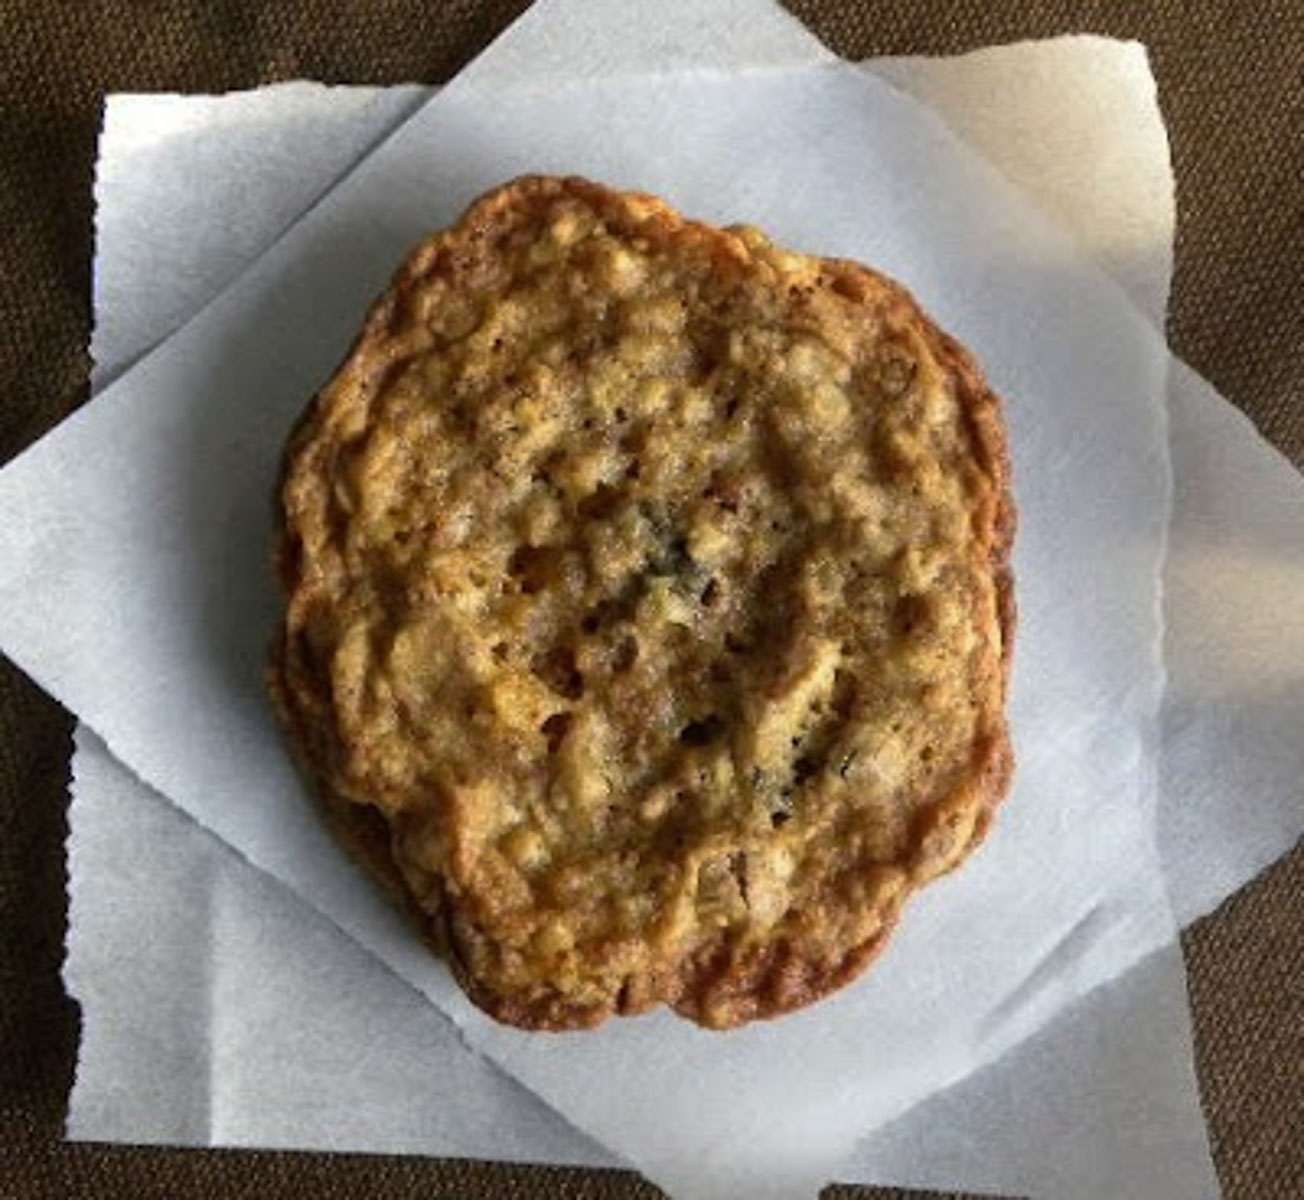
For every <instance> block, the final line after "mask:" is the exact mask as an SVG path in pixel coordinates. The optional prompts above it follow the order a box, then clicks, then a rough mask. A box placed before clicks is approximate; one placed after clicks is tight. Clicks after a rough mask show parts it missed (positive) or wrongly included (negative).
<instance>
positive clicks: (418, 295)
mask: <svg viewBox="0 0 1304 1200" xmlns="http://www.w3.org/2000/svg"><path fill="white" fill-rule="evenodd" d="M1007 474H1008V471H1007V459H1006V452H1005V443H1004V438H1003V433H1002V426H1001V422H1000V416H999V410H998V405H997V401H996V399H995V398H994V397H993V395H992V394H991V393H990V392H989V391H988V390H987V388H986V387H985V386H984V384H983V382H982V379H981V377H980V375H979V373H978V371H977V369H976V368H975V366H974V364H973V362H972V361H971V360H970V358H969V357H968V355H967V354H966V353H965V352H964V351H963V350H962V349H961V348H960V347H959V346H958V345H957V344H956V343H955V342H953V341H952V340H951V339H950V338H948V337H947V336H945V335H944V334H942V333H941V332H939V331H938V330H937V329H936V328H935V327H934V326H933V325H932V324H931V323H930V322H929V321H928V320H927V319H926V318H925V317H924V315H923V314H922V313H921V312H920V310H919V308H918V307H917V306H916V304H915V303H914V302H913V301H912V300H911V298H910V297H909V295H907V294H906V292H905V291H903V290H902V289H901V288H900V287H898V286H897V285H895V284H893V283H891V282H890V281H888V280H886V279H884V278H883V277H882V276H880V275H877V274H875V273H874V272H872V271H870V270H868V269H867V268H865V267H863V266H860V265H857V264H855V263H851V262H845V261H839V260H830V259H820V258H813V257H808V256H806V255H802V254H794V253H791V252H788V251H785V250H782V249H780V248H779V247H777V246H774V245H773V244H771V243H770V242H769V241H767V240H766V238H765V237H764V236H763V235H762V234H760V233H758V232H757V231H755V230H753V229H749V228H733V229H716V228H712V227H709V226H706V225H702V224H697V223H694V222H692V221H688V220H686V219H684V218H683V217H681V216H680V215H679V214H677V213H676V212H674V211H673V210H672V209H670V208H669V207H667V206H666V205H665V204H663V203H662V202H661V201H659V200H656V199H654V198H652V197H650V196H645V195H634V194H623V193H619V192H615V191H611V190H609V189H607V188H604V187H601V186H598V185H596V184H593V183H588V182H585V181H583V180H578V179H554V178H544V177H534V178H526V179H521V180H518V181H516V182H514V183H511V184H508V185H506V186H504V187H503V188H501V189H499V190H497V191H495V192H493V193H491V194H490V195H488V196H486V197H484V198H483V199H481V200H480V201H479V202H478V203H476V204H475V205H474V206H473V207H472V208H471V209H470V210H469V211H468V212H467V213H466V215H465V216H464V217H463V218H462V220H461V221H460V222H459V223H458V224H457V225H456V226H455V227H454V228H452V229H451V230H449V231H447V232H444V233H441V234H438V235H436V236H435V237H432V238H431V239H430V240H429V241H427V242H425V243H424V244H423V245H421V246H420V247H418V248H417V250H416V251H415V252H414V253H413V254H412V256H411V257H410V258H409V259H408V261H407V262H406V264H405V265H404V266H403V267H402V269H401V270H400V271H399V273H398V275H397V277H396V279H395V281H394V284H393V287H392V289H391V290H390V292H389V293H388V294H387V295H386V296H385V297H384V298H383V299H382V300H381V301H380V302H379V303H378V304H377V306H376V307H375V308H374V309H373V311H372V312H371V314H370V316H369V318H368V320H367V323H366V327H365V329H364V331H363V333H362V335H361V337H360V339H359V341H358V342H357V343H356V345H355V346H354V348H353V350H352V352H351V354H350V356H349V358H348V359H347V361H346V362H345V363H344V365H343V367H342V368H341V369H340V371H339V372H338V374H337V375H336V376H335V378H334V379H333V380H332V381H331V382H330V384H329V385H328V386H327V387H326V388H325V389H324V390H323V391H322V392H321V394H320V395H319V396H318V397H317V398H316V400H315V401H314V402H313V404H312V405H311V407H310V408H309V409H308V411H307V412H306V414H305V415H304V417H303V419H302V420H301V422H300V424H299V426H298V428H297V429H296V431H295V433H294V434H293V436H292V438H291V441H290V445H289V447H288V450H287V457H286V463H285V475H284V480H283V491H282V500H283V506H284V514H283V521H284V523H283V529H282V534H281V541H280V546H279V569H280V573H281V576H282V580H283V583H284V587H285V590H286V593H287V597H288V606H287V613H286V618H285V625H284V630H283V634H282V637H281V639H280V642H279V644H278V647H277V651H276V654H275V656H274V663H273V668H272V687H273V693H274V696H275V698H276V700H277V702H278V705H279V707H280V709H281V711H282V714H283V717H284V719H285V721H286V723H287V725H288V728H289V730H290V732H291V735H292V738H293V740H294V742H295V744H296V745H297V747H298V748H299V750H300V751H301V755H302V758H303V760H304V761H305V763H306V764H308V767H309V769H310V770H311V772H312V773H313V775H314V776H315V777H316V779H317V781H318V782H319V784H320V785H321V788H322V790H323V792H324V793H325V794H326V795H327V796H329V797H330V800H331V804H332V807H333V808H334V810H335V812H336V813H337V815H339V816H340V817H341V818H342V820H343V823H344V824H345V825H346V826H347V827H348V828H350V829H351V830H352V833H351V834H350V835H349V837H350V840H352V841H353V842H354V843H355V844H357V845H359V846H360V847H362V849H363V850H364V853H365V855H366V857H367V858H368V859H369V861H370V862H371V864H372V865H373V867H375V868H376V869H377V870H378V871H379V873H380V874H381V875H382V876H386V877H388V878H389V879H390V880H391V881H392V882H394V883H395V885H396V886H397V888H398V889H399V890H400V891H401V893H402V894H403V895H404V896H405V897H406V899H407V900H408V901H409V902H410V904H411V906H412V907H413V910H414V911H415V912H416V913H417V914H418V916H419V918H420V920H421V921H422V923H423V925H424V927H425V931H426V933H427V935H428V936H429V938H430V939H431V941H432V943H433V944H435V945H436V946H437V947H438V948H439V949H440V950H441V952H442V953H443V954H445V956H446V957H447V958H448V961H449V962H450V964H451V966H452V967H453V970H454V972H455V973H456V975H457V977H458V979H459V980H460V982H461V983H462V985H463V987H464V988H465V989H466V991H467V992H468V994H469V995H470V996H471V998H472V999H473V1000H474V1001H475V1002H476V1003H477V1004H479V1005H480V1006H481V1007H483V1008H484V1009H485V1010H486V1011H488V1012H489V1013H491V1014H492V1015H493V1016H495V1017H497V1018H499V1019H500V1020H503V1021H507V1022H510V1023H512V1024H515V1025H519V1026H524V1027H529V1028H538V1029H566V1028H575V1027H583V1026H591V1025H595V1024H597V1023H598V1022H600V1021H602V1020H603V1019H604V1018H606V1017H607V1016H609V1015H611V1014H613V1013H625V1014H628V1013H636V1012H640V1011H643V1010H646V1009H648V1008H651V1007H653V1006H656V1005H659V1004H668V1005H672V1006H673V1007H674V1008H675V1009H676V1010H677V1011H678V1012H680V1013H681V1014H683V1015H684V1016H686V1017H689V1018H691V1019H692V1020H694V1021H697V1022H699V1023H701V1024H703V1025H707V1026H712V1027H717V1028H725V1027H729V1026H735V1025H738V1024H741V1023H742V1022H745V1021H749V1020H752V1019H754V1018H760V1017H771V1016H774V1015H777V1014H779V1013H783V1012H786V1011H789V1010H791V1009H795V1008H798V1007H800V1006H802V1005H805V1004H808V1003H810V1002H811V1001H813V1000H815V999H817V998H818V997H820V996H822V995H825V994H826V993H828V992H830V991H832V990H833V989H835V988H838V987H840V986H842V985H843V984H845V983H847V982H848V981H849V980H850V979H852V978H853V977H854V976H855V975H856V974H857V973H858V972H859V971H861V970H862V969H863V968H864V966H865V965H866V963H867V962H868V961H869V959H870V958H871V957H872V956H873V955H874V954H875V953H876V952H877V951H878V949H879V948H880V947H881V946H882V945H883V943H884V940H885V938H886V937H887V935H888V933H889V931H890V930H891V928H892V926H893V924H894V923H895V921H896V919H897V914H898V912H899V910H900V908H901V905H902V902H903V901H904V900H905V898H906V896H907V895H908V894H909V893H910V892H911V891H912V890H913V889H915V888H917V887H919V886H920V885H921V884H923V883H925V882H927V881H928V880H930V879H932V878H933V877H935V876H937V875H938V874H940V873H942V872H944V871H947V870H950V869H951V868H952V867H954V866H955V865H956V864H957V863H959V862H960V861H961V859H963V858H964V857H965V856H966V855H967V854H968V853H969V852H970V851H971V850H972V849H973V848H974V846H975V845H976V844H977V842H978V841H979V840H980V839H981V837H982V836H983V834H984V832H985V831H986V829H987V826H988V823H989V821H990V818H991V814H992V810H993V808H994V807H995V805H996V804H997V802H998V801H999V800H1000V798H1001V796H1002V795H1003V794H1004V792H1005V790H1006V788H1007V786H1008V782H1009V776H1010V770H1011V758H1010V750H1009V742H1008V738H1007V733H1006V722H1005V716H1004V702H1005V694H1006V687H1007V675H1008V665H1009V656H1010V636H1011V630H1012V624H1013V618H1012V599H1011V583H1010V576H1009V570H1008V557H1009V549H1010V538H1011V531H1012V526H1013V509H1012V505H1011V502H1010V499H1009V495H1008V491H1007Z"/></svg>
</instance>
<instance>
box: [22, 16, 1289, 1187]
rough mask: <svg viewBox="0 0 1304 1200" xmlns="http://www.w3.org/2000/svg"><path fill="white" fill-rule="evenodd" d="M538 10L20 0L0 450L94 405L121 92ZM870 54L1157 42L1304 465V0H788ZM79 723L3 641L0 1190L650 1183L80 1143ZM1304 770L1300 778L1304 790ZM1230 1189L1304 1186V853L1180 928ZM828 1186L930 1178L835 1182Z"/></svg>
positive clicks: (1195, 206) (1253, 391) (1191, 257)
mask: <svg viewBox="0 0 1304 1200" xmlns="http://www.w3.org/2000/svg"><path fill="white" fill-rule="evenodd" d="M524 7H525V4H524V3H523V2H522V0H449V2H446V3H443V4H432V3H429V2H428V0H384V2H383V3H381V2H377V3H374V4H363V3H356V4H336V3H330V2H328V0H285V2H284V3H280V4H262V3H258V2H256V0H155V2H154V3H150V4H148V5H145V4H140V3H133V2H132V0H99V2H97V3H95V4H90V3H59V2H57V0H56V2H55V3H50V0H0V31H3V36H0V99H2V107H0V114H2V115H0V163H2V164H3V167H2V168H0V228H3V230H4V237H3V240H0V462H3V461H6V460H7V459H8V458H10V457H11V456H12V455H14V454H16V453H17V452H18V451H19V450H21V449H22V448H23V447H25V446H26V445H28V444H29V443H31V442H32V441H34V440H35V439H36V438H38V437H39V436H40V435H41V434H43V433H44V432H45V431H46V430H48V429H50V428H51V427H52V426H53V425H54V424H56V423H57V422H58V421H59V420H60V419H62V418H63V417H64V416H66V415H67V414H68V413H69V412H71V411H72V410H73V409H74V408H75V407H76V406H77V405H78V404H80V403H82V402H83V401H84V400H85V398H86V395H87V370H88V365H89V364H88V359H87V354H86V345H87V340H88V334H89V304H90V299H89V297H90V282H91V275H90V263H91V253H92V204H91V184H92V177H93V169H94V156H95V139H96V134H97V130H98V127H99V120H100V108H101V103H102V100H103V97H104V96H105V94H106V93H109V92H114V91H183V92H215V91H224V90H228V89H233V88H247V87H253V86H256V85H258V84H264V83H270V82H273V81H275V80H281V79H292V78H311V79H320V80H325V81H329V82H340V83H371V84H387V83H397V82H407V81H413V80H416V81H422V82H427V83H440V82H443V81H445V80H447V79H449V78H450V77H451V76H452V75H454V74H455V73H456V72H457V71H458V70H459V68H461V67H462V66H463V65H464V64H465V63H466V62H467V61H468V60H469V59H470V58H471V57H473V56H474V55H475V54H476V53H477V52H478V51H479V50H480V49H482V48H483V47H484V46H485V45H486V44H487V43H488V42H489V41H490V40H491V39H492V38H493V37H494V36H495V35H496V34H497V33H498V32H499V31H500V30H501V29H503V28H504V27H505V26H506V25H507V24H508V23H509V22H510V21H511V20H512V19H513V18H514V17H515V16H516V15H518V13H519V12H521V11H522V10H523V8H524ZM790 7H791V8H792V9H793V11H794V12H796V13H797V15H798V16H800V17H801V18H802V19H803V20H804V21H805V22H806V23H807V24H808V25H809V26H810V27H811V28H812V29H813V30H814V31H815V32H816V33H817V34H818V35H819V36H820V37H821V38H822V39H824V41H825V42H827V43H828V44H829V45H830V46H831V47H832V48H833V49H835V50H836V51H838V52H839V53H840V54H843V55H844V56H846V57H848V58H853V59H859V58H867V57H870V56H874V55H881V54H920V53H923V54H947V53H956V52H959V51H962V50H966V49H971V48H973V47H976V46H981V45H986V44H991V43H998V42H1009V41H1016V40H1019V39H1023V38H1031V37H1048V36H1052V35H1055V34H1061V33H1071V32H1084V31H1089V32H1097V33H1102V34H1108V35H1111V36H1114V37H1124V38H1137V39H1139V40H1141V41H1143V42H1145V43H1146V45H1147V46H1148V47H1149V48H1150V52H1151V56H1152V62H1153V66H1154V71H1155V74H1156V76H1157V78H1158V81H1159V96H1160V103H1161V105H1162V107H1163V110H1164V114H1165V116H1166V118H1167V121H1168V127H1169V133H1170V136H1171V140H1172V151H1173V161H1174V166H1175V170H1176V175H1177V197H1178V231H1177V256H1176V257H1177V262H1176V272H1175V277H1174V281H1173V298H1172V305H1171V309H1170V313H1169V324H1168V336H1169V341H1170V343H1171V345H1172V347H1173V349H1174V351H1175V352H1176V353H1177V354H1178V355H1180V356H1181V357H1182V358H1184V359H1186V360H1187V361H1188V362H1189V363H1191V364H1192V365H1193V366H1194V367H1196V368H1197V369H1198V370H1199V371H1200V372H1201V373H1202V374H1203V375H1205V376H1206V377H1207V378H1208V379H1210V380H1211V381H1212V382H1213V383H1214V384H1215V385H1216V386H1217V387H1218V389H1219V390H1220V391H1221V392H1222V393H1223V394H1224V395H1225V396H1227V397H1228V398H1229V399H1231V400H1232V401H1233V402H1235V403H1236V404H1237V405H1239V406H1240V407H1241V408H1242V409H1244V410H1245V412H1247V413H1248V414H1249V415H1250V416H1251V417H1252V418H1253V420H1254V421H1255V422H1256V424H1257V425H1258V426H1259V428H1260V429H1261V430H1262V431H1263V433H1264V434H1265V435H1266V436H1268V437H1269V438H1270V439H1271V440H1272V441H1273V442H1275V443H1276V444H1277V445H1278V446H1279V447H1280V448H1281V449H1282V450H1283V451H1284V452H1285V453H1286V454H1287V455H1289V456H1290V457H1291V458H1292V459H1293V460H1294V462H1295V463H1296V464H1297V465H1300V464H1302V463H1304V175H1302V174H1301V169H1300V152H1301V146H1304V71H1302V70H1301V67H1300V64H1301V63H1304V2H1301V0H1276V2H1275V3H1271V4H1269V3H1263V4H1244V3H1241V2H1238V0H1155V2H1153V3H1147V4H1140V3H1135V2H1133V0H1014V2H1013V3H1009V4H989V3H987V2H986V0H931V2H930V0H880V2H872V0H792V2H791V3H790ZM71 725H72V721H71V718H70V716H69V715H68V714H67V713H66V712H64V711H63V710H62V709H61V708H60V707H59V706H58V705H57V704H55V703H54V702H53V701H52V700H50V699H49V698H48V697H46V696H45V695H44V694H42V693H41V691H40V690H39V689H38V688H36V687H35V685H33V684H32V683H31V682H30V681H29V680H28V679H26V678H25V677H24V676H23V675H22V674H21V673H20V672H18V671H17V670H16V669H15V668H14V667H13V666H12V665H11V664H10V663H9V662H8V661H7V660H5V659H3V658H2V657H0V930H3V933H4V938H3V947H4V949H3V954H2V956H0V1193H2V1194H3V1195H5V1196H15V1197H37V1196H40V1197H47V1196H49V1197H54V1196H59V1197H81V1196H118V1195H122V1196H132V1197H139V1198H147V1197H164V1196H166V1197H179V1196H205V1197H207V1196H214V1197H217V1196H220V1197H237V1196H259V1197H272V1198H274V1197H281V1196H285V1197H290V1196H294V1197H299V1196H302V1195H304V1194H309V1195H313V1196H316V1197H322V1198H325V1200H329V1198H331V1197H346V1196H347V1197H349V1198H350V1200H355V1198H356V1200H362V1198H366V1197H385V1198H386V1200H399V1198H402V1197H409V1196H411V1197H415V1196H422V1197H434V1196H470V1195H475V1196H486V1197H504V1198H506V1197H524V1196H539V1195H549V1196H552V1195H555V1196H567V1197H591V1198H595V1200H596V1198H600V1197H602V1198H606V1197H612V1198H615V1197H636V1196H637V1197H650V1196H654V1195H657V1194H659V1193H657V1191H656V1189H654V1188H652V1187H650V1186H649V1185H648V1184H646V1183H643V1182H642V1181H640V1180H639V1179H638V1178H637V1177H636V1176H634V1175H632V1174H629V1173H625V1172H620V1171H579V1170H570V1169H565V1168H555V1167H519V1166H512V1167H508V1166H503V1165H498V1164H492V1163H475V1162H466V1161H441V1160H434V1159H422V1158H379V1157H369V1156H365V1155H329V1154H287V1153H270V1152H257V1153H255V1152H243V1151H241V1152H237V1151H195V1150H166V1149H147V1148H136V1147H107V1146H91V1145H72V1144H66V1143H63V1142H62V1141H61V1130H62V1122H63V1116H64V1112H65V1107H66V1103H67V1094H68V1088H69V1086H70V1084H71V1082H72V1073H73V1068H74V1063H75V1055H76V1043H77V1030H78V1009H77V1005H76V1004H75V1003H74V1002H73V1001H71V1000H70V999H69V998H68V997H67V996H66V995H65V993H64V991H63V988H62V986H61V983H60V979H59V968H60V963H61V959H62V953H63V942H64V934H65V929H66V898H65V870H66V868H65V859H64V847H63V842H64V837H65V834H66V831H67V822H66V805H67V799H66V786H67V779H68V762H69V753H70V742H69V736H70V730H71ZM1301 786H1304V784H1302V785H1301ZM1182 944H1183V949H1184V951H1185V955H1186V963H1187V969H1188V972H1189V981H1190V992H1191V1001H1192V1007H1193V1010H1194V1016H1195V1032H1196V1053H1197V1058H1198V1066H1199V1074H1200V1083H1201V1089H1202V1093H1203V1098H1204V1106H1205V1111H1206V1113H1207V1115H1208V1118H1209V1126H1210V1131H1211V1136H1212V1141H1213V1147H1214V1156H1215V1159H1216V1161H1217V1165H1218V1171H1219V1174H1220V1176H1221V1178H1222V1182H1223V1186H1224V1190H1225V1192H1226V1195H1227V1196H1228V1197H1229V1198H1231V1200H1236V1198H1254V1200H1260V1198H1273V1200H1276V1198H1278V1197H1280V1198H1281V1200H1286V1198H1287V1197H1291V1198H1295V1197H1299V1196H1302V1195H1304V1137H1301V1136H1300V1135H1299V1133H1298V1127H1299V1123H1300V1121H1301V1113H1304V1065H1302V1064H1304V850H1301V848H1300V847H1296V849H1295V851H1294V852H1293V853H1292V854H1290V855H1289V856H1287V857H1286V858H1285V859H1284V860H1282V861H1281V862H1280V863H1278V864H1277V865H1276V866H1275V867H1273V868H1272V869H1271V870H1269V871H1268V872H1267V873H1266V874H1265V875H1263V876H1262V877H1260V878H1259V879H1258V880H1256V881H1255V882H1254V883H1253V884H1251V885H1250V886H1249V887H1247V888H1245V889H1244V890H1243V891H1241V892H1240V893H1239V894H1238V895H1236V896H1234V897H1232V898H1231V899H1230V900H1229V901H1228V902H1227V903H1225V904H1224V905H1223V906H1222V908H1221V909H1219V910H1218V911H1217V912H1216V913H1214V914H1213V915H1211V916H1209V917H1207V918H1205V919H1204V920H1202V921H1200V922H1199V923H1198V924H1196V925H1195V926H1193V927H1192V928H1191V929H1190V930H1189V931H1188V932H1187V933H1186V934H1185V935H1184V937H1183V940H1182ZM826 1194H827V1195H837V1196H843V1195H846V1196H851V1195H857V1196H860V1195H864V1196H874V1197H888V1196H905V1195H910V1194H913V1193H906V1192H901V1191H894V1190H888V1189H872V1188H863V1189H862V1188H841V1187H837V1188H830V1189H829V1191H828V1193H826Z"/></svg>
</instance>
